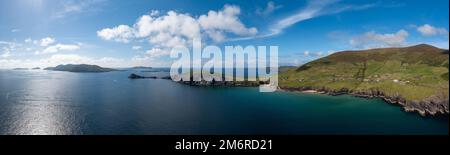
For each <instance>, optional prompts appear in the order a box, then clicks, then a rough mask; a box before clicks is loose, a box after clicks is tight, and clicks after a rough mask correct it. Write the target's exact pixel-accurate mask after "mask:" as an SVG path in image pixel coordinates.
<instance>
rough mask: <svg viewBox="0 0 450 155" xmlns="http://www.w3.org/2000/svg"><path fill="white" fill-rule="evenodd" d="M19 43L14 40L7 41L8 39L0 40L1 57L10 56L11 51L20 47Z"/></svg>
mask: <svg viewBox="0 0 450 155" xmlns="http://www.w3.org/2000/svg"><path fill="white" fill-rule="evenodd" d="M21 46H22V45H21V44H18V43H16V42H8V41H0V47H1V54H0V57H1V58H8V57H11V55H12V52H13V51H16V50H17V48H18V47H21Z"/></svg>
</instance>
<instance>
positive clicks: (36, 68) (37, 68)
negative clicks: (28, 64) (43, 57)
mask: <svg viewBox="0 0 450 155" xmlns="http://www.w3.org/2000/svg"><path fill="white" fill-rule="evenodd" d="M32 69H33V70H39V69H41V68H40V67H34V68H32Z"/></svg>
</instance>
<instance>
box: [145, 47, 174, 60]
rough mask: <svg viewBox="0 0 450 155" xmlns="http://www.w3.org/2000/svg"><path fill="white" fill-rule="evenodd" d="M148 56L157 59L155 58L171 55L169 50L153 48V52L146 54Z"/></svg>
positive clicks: (149, 51)
mask: <svg viewBox="0 0 450 155" xmlns="http://www.w3.org/2000/svg"><path fill="white" fill-rule="evenodd" d="M146 54H147V55H148V56H149V57H150V58H155V57H162V56H168V55H170V51H169V50H164V49H160V48H152V49H151V50H148V51H147V52H146Z"/></svg>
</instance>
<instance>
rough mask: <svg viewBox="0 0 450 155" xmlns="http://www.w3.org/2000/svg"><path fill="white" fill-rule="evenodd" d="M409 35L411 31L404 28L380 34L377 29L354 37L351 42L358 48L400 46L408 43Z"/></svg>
mask: <svg viewBox="0 0 450 155" xmlns="http://www.w3.org/2000/svg"><path fill="white" fill-rule="evenodd" d="M408 36H409V33H408V32H407V31H405V30H403V29H402V30H399V31H398V32H396V33H386V34H378V33H376V32H375V31H370V32H366V33H365V34H363V35H361V36H357V37H354V38H352V39H351V40H350V44H351V45H352V46H354V47H356V48H376V47H399V46H404V45H405V44H406V38H407V37H408Z"/></svg>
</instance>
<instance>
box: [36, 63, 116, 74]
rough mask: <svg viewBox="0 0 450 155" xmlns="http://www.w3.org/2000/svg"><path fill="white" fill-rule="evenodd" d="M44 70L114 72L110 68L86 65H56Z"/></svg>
mask: <svg viewBox="0 0 450 155" xmlns="http://www.w3.org/2000/svg"><path fill="white" fill-rule="evenodd" d="M44 70H52V71H66V72H88V73H100V72H110V71H116V70H115V69H111V68H103V67H100V66H97V65H87V64H79V65H74V64H68V65H58V66H56V67H47V68H45V69H44Z"/></svg>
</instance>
